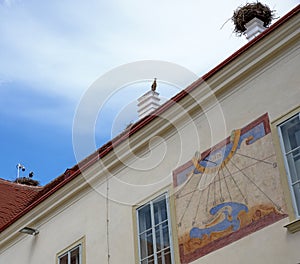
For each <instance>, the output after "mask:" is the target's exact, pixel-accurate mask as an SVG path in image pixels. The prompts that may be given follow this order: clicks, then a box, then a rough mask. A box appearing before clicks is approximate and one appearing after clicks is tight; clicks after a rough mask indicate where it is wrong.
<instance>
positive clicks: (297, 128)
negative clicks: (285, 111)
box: [281, 115, 300, 152]
mask: <svg viewBox="0 0 300 264" xmlns="http://www.w3.org/2000/svg"><path fill="white" fill-rule="evenodd" d="M281 131H282V137H283V141H284V148H285V152H289V151H291V150H293V149H295V148H297V147H298V146H300V119H299V115H296V116H295V117H293V118H292V119H291V120H290V121H288V122H287V123H285V124H284V125H282V126H281Z"/></svg>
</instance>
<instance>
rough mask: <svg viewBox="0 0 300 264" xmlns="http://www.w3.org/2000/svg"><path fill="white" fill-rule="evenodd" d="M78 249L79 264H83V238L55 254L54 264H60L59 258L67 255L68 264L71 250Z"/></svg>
mask: <svg viewBox="0 0 300 264" xmlns="http://www.w3.org/2000/svg"><path fill="white" fill-rule="evenodd" d="M76 248H79V264H85V263H86V261H85V237H82V238H81V239H79V240H77V241H76V242H74V243H72V244H71V245H69V246H68V247H66V248H65V249H63V250H61V251H60V252H59V253H57V254H56V264H60V258H61V257H63V256H65V255H68V264H69V261H70V259H69V256H70V254H71V252H72V251H73V250H75V249H76Z"/></svg>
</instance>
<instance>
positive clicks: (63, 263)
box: [58, 254, 68, 264]
mask: <svg viewBox="0 0 300 264" xmlns="http://www.w3.org/2000/svg"><path fill="white" fill-rule="evenodd" d="M58 264H68V254H66V255H64V256H61V257H59V258H58Z"/></svg>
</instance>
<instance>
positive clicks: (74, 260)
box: [71, 247, 79, 264]
mask: <svg viewBox="0 0 300 264" xmlns="http://www.w3.org/2000/svg"><path fill="white" fill-rule="evenodd" d="M71 264H79V247H77V248H75V249H73V250H72V251H71Z"/></svg>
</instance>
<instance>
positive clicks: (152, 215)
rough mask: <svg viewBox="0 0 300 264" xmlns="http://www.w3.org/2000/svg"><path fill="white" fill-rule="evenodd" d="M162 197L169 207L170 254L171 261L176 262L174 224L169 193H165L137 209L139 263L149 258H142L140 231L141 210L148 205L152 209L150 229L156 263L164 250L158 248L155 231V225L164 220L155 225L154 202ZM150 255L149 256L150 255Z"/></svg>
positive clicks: (167, 207) (155, 263)
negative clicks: (173, 239)
mask: <svg viewBox="0 0 300 264" xmlns="http://www.w3.org/2000/svg"><path fill="white" fill-rule="evenodd" d="M162 199H164V200H165V202H166V209H167V220H165V221H167V224H168V230H169V249H170V255H171V263H175V262H174V251H173V242H172V225H171V217H170V207H169V197H168V193H164V194H162V195H159V196H158V197H156V198H154V199H152V200H151V201H149V202H147V203H145V204H143V205H142V206H140V207H139V208H137V209H136V219H137V231H138V233H137V240H138V256H139V261H138V263H142V261H143V260H145V259H147V258H144V259H142V258H141V246H140V235H141V232H140V230H139V229H140V228H139V226H140V225H139V211H140V210H141V209H142V208H143V207H145V206H147V205H150V211H151V228H149V229H148V231H149V230H151V231H152V241H153V256H154V264H157V263H158V254H159V253H160V252H161V251H162V250H160V251H157V249H156V234H155V233H156V232H155V227H156V226H158V225H160V224H161V223H163V222H164V221H163V222H159V223H158V224H157V225H155V221H154V206H153V205H154V204H155V202H158V201H161V200H162ZM144 232H147V231H144ZM166 249H167V248H164V249H163V250H166ZM148 257H149V256H148ZM163 264H164V263H163Z"/></svg>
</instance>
